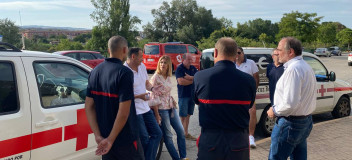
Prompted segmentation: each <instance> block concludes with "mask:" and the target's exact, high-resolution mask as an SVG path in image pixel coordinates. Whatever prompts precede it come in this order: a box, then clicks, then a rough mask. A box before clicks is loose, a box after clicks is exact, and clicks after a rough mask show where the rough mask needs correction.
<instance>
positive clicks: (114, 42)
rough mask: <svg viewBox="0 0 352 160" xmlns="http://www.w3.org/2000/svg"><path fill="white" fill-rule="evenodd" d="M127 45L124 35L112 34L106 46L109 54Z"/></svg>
mask: <svg viewBox="0 0 352 160" xmlns="http://www.w3.org/2000/svg"><path fill="white" fill-rule="evenodd" d="M127 45H128V44H127V40H126V39H125V38H124V37H122V36H119V35H117V36H112V37H111V38H110V39H109V42H108V48H109V50H110V53H111V54H113V53H115V52H116V51H118V50H119V49H122V48H123V47H125V46H127Z"/></svg>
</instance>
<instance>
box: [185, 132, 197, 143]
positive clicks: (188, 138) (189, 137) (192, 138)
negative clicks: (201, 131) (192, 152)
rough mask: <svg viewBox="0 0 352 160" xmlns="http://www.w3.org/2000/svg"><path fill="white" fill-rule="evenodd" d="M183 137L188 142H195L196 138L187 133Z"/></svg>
mask: <svg viewBox="0 0 352 160" xmlns="http://www.w3.org/2000/svg"><path fill="white" fill-rule="evenodd" d="M185 137H186V139H187V140H190V141H197V138H196V137H193V136H192V135H191V134H189V133H188V134H187V135H186V136H185Z"/></svg>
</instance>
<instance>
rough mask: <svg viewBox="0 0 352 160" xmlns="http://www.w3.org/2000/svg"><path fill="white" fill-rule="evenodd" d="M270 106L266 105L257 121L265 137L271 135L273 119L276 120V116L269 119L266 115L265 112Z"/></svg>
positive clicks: (273, 124)
mask: <svg viewBox="0 0 352 160" xmlns="http://www.w3.org/2000/svg"><path fill="white" fill-rule="evenodd" d="M270 107H271V106H270V105H268V106H267V107H266V108H265V109H264V111H263V112H262V116H261V117H260V121H259V124H258V125H259V127H260V129H261V130H262V132H263V134H264V135H265V136H267V137H269V136H270V135H271V132H272V131H273V129H274V126H275V121H276V118H275V119H271V118H269V117H268V114H267V113H266V112H267V111H268V110H269V108H270Z"/></svg>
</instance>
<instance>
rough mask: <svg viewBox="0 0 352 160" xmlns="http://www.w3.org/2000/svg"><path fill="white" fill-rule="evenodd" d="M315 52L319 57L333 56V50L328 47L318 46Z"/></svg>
mask: <svg viewBox="0 0 352 160" xmlns="http://www.w3.org/2000/svg"><path fill="white" fill-rule="evenodd" d="M314 54H315V55H316V56H318V57H320V56H325V57H331V52H330V51H329V50H328V49H327V48H317V49H316V50H315V51H314Z"/></svg>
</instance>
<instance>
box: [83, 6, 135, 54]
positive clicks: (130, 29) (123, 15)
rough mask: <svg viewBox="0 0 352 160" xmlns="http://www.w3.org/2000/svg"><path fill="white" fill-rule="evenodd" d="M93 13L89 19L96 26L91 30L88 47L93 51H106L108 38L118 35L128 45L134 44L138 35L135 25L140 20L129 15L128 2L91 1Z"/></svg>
mask: <svg viewBox="0 0 352 160" xmlns="http://www.w3.org/2000/svg"><path fill="white" fill-rule="evenodd" d="M91 2H92V4H93V6H94V7H95V11H94V12H93V13H92V14H91V18H92V19H93V21H95V22H96V23H97V24H98V25H97V26H95V27H94V28H93V30H92V39H90V41H91V42H89V47H90V48H91V47H93V48H91V49H93V50H107V42H108V40H109V38H110V37H112V36H114V35H120V36H123V37H125V38H126V39H127V41H128V43H129V45H134V44H136V43H137V42H136V39H135V37H136V36H137V35H138V32H137V27H136V24H139V23H141V20H140V19H139V18H137V17H136V16H131V15H130V14H129V10H130V3H129V0H91Z"/></svg>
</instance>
